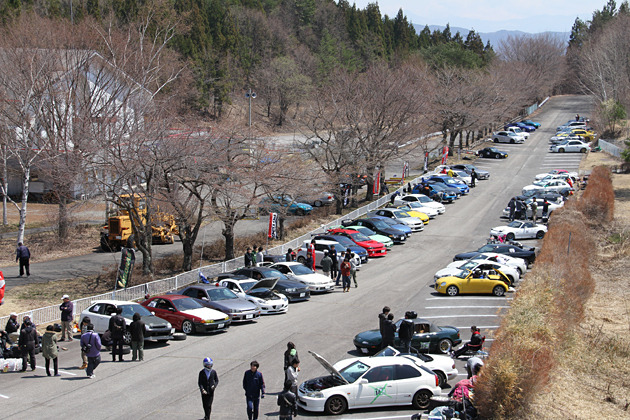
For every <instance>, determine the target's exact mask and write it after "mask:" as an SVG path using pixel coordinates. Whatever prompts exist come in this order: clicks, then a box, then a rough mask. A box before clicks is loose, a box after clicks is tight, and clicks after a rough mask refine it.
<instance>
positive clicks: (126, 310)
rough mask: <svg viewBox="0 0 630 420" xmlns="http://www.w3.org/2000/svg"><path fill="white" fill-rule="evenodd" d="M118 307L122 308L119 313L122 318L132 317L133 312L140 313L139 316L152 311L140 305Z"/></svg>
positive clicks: (146, 314) (147, 314)
mask: <svg viewBox="0 0 630 420" xmlns="http://www.w3.org/2000/svg"><path fill="white" fill-rule="evenodd" d="M119 308H121V309H122V314H121V315H122V316H123V318H128V319H133V314H140V316H151V315H152V313H151V312H149V310H148V309H147V308H145V307H144V306H142V305H120V306H119Z"/></svg>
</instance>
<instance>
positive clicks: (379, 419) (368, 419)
mask: <svg viewBox="0 0 630 420" xmlns="http://www.w3.org/2000/svg"><path fill="white" fill-rule="evenodd" d="M349 418H352V419H356V417H349ZM408 418H409V414H406V415H404V416H387V417H366V418H362V419H361V420H387V419H408ZM341 420H345V419H341Z"/></svg>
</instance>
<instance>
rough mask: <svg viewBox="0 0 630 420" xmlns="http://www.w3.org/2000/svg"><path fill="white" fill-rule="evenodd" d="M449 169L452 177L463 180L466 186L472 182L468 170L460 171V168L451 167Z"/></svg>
mask: <svg viewBox="0 0 630 420" xmlns="http://www.w3.org/2000/svg"><path fill="white" fill-rule="evenodd" d="M451 171H453V178H455V179H459V180H460V181H464V182H465V183H466V185H468V186H470V184H472V177H471V176H470V174H469V173H468V172H466V171H462V170H460V169H451Z"/></svg>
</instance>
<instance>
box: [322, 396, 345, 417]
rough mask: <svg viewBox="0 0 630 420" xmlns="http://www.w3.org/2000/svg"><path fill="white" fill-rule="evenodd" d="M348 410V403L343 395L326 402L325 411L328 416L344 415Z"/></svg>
mask: <svg viewBox="0 0 630 420" xmlns="http://www.w3.org/2000/svg"><path fill="white" fill-rule="evenodd" d="M347 409H348V403H347V402H346V399H345V398H344V397H342V396H341V395H333V396H332V397H330V398H328V400H327V401H326V406H325V410H326V413H327V414H335V415H338V414H343V413H344V412H345V411H346V410H347Z"/></svg>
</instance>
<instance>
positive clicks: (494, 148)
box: [490, 147, 501, 153]
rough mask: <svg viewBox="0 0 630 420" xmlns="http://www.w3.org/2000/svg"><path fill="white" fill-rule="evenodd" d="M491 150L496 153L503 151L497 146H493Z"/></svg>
mask: <svg viewBox="0 0 630 420" xmlns="http://www.w3.org/2000/svg"><path fill="white" fill-rule="evenodd" d="M490 151H491V152H494V153H501V152H499V149H497V148H496V147H491V148H490Z"/></svg>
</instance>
